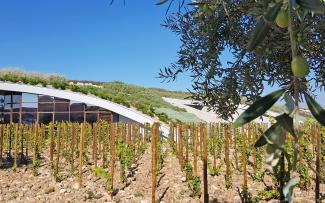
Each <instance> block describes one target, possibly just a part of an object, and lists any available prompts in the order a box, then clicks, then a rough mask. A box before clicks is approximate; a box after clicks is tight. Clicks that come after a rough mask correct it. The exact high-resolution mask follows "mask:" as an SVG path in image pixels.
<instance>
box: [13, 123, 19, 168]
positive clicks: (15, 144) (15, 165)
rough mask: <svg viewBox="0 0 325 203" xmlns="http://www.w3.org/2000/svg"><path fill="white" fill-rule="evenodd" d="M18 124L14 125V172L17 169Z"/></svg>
mask: <svg viewBox="0 0 325 203" xmlns="http://www.w3.org/2000/svg"><path fill="white" fill-rule="evenodd" d="M18 127H19V126H18V124H16V125H15V141H14V142H15V143H14V147H15V155H14V166H13V169H14V170H16V168H17V157H18Z"/></svg>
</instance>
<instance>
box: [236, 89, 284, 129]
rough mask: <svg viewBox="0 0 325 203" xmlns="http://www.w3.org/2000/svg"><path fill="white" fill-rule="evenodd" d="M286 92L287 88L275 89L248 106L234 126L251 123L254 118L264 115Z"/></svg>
mask: <svg viewBox="0 0 325 203" xmlns="http://www.w3.org/2000/svg"><path fill="white" fill-rule="evenodd" d="M284 92H285V89H280V90H277V91H274V92H272V93H270V94H268V95H266V96H264V97H262V98H260V99H259V100H257V101H256V102H254V103H253V104H252V105H250V106H249V107H248V109H246V110H245V111H244V112H243V113H242V114H241V115H240V116H239V117H238V118H237V119H236V121H235V123H234V124H233V126H234V127H235V128H237V127H240V126H242V125H244V124H246V123H249V122H250V121H252V120H254V119H255V118H257V117H259V116H261V115H263V114H264V113H265V112H266V111H267V110H268V109H269V108H271V107H272V106H273V104H274V103H275V102H277V101H278V99H279V98H280V97H281V96H282V95H283V93H284Z"/></svg>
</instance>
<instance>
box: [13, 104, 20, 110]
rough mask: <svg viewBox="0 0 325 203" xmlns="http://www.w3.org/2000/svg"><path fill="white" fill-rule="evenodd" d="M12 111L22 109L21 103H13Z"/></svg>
mask: <svg viewBox="0 0 325 203" xmlns="http://www.w3.org/2000/svg"><path fill="white" fill-rule="evenodd" d="M12 111H13V112H19V111H20V104H12Z"/></svg>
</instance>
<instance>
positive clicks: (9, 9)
mask: <svg viewBox="0 0 325 203" xmlns="http://www.w3.org/2000/svg"><path fill="white" fill-rule="evenodd" d="M156 2H157V0H136V1H135V0H126V5H124V4H123V0H115V3H114V4H113V5H112V6H110V5H109V3H110V0H51V1H50V0H46V1H44V0H24V1H22V0H1V6H0V25H1V26H0V47H1V48H0V67H20V68H22V69H24V70H27V71H37V72H42V73H59V74H62V75H64V76H66V77H67V78H69V79H78V80H97V81H114V80H119V81H123V82H126V83H130V84H136V85H141V86H145V87H160V88H165V89H170V90H186V89H187V88H189V89H190V88H191V80H190V77H189V76H188V75H184V76H182V77H180V78H178V80H177V81H176V82H173V83H161V80H159V79H157V78H156V77H157V75H158V72H159V69H160V68H164V67H165V66H168V65H169V64H170V63H171V62H173V61H175V60H176V52H177V50H178V47H179V45H180V42H179V39H178V37H177V36H176V35H175V34H173V33H171V32H170V31H169V30H167V29H166V28H164V27H162V26H161V23H163V20H164V18H165V11H166V6H156V5H155V3H156ZM228 58H229V55H224V56H223V57H222V59H223V60H224V61H226V60H227V59H228ZM271 89H274V88H269V87H266V91H265V93H267V92H269V91H270V90H271ZM319 99H320V100H321V101H322V103H325V95H324V94H321V96H320V97H319ZM323 101H324V102H323Z"/></svg>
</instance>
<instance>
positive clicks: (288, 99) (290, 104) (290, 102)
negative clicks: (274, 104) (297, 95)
mask: <svg viewBox="0 0 325 203" xmlns="http://www.w3.org/2000/svg"><path fill="white" fill-rule="evenodd" d="M283 99H284V101H285V108H286V109H285V111H286V113H287V114H290V113H291V112H292V111H293V110H294V109H295V102H294V101H293V99H292V97H291V96H290V95H289V94H288V93H285V94H284V96H283Z"/></svg>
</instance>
